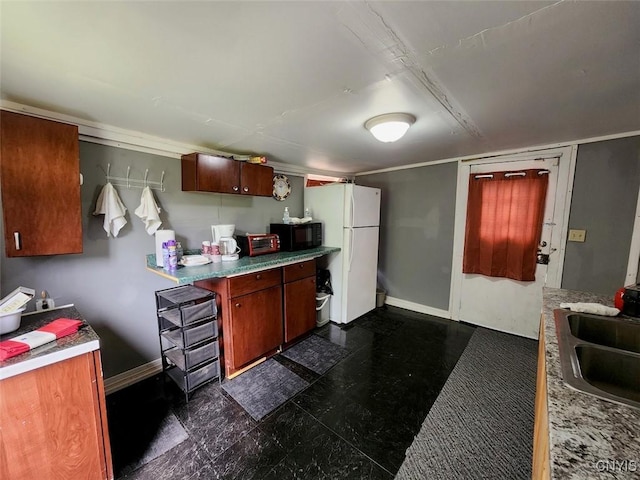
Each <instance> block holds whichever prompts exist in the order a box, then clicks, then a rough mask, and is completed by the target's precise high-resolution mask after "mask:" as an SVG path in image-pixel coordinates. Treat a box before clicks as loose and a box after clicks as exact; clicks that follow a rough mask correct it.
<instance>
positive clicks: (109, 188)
mask: <svg viewBox="0 0 640 480" xmlns="http://www.w3.org/2000/svg"><path fill="white" fill-rule="evenodd" d="M126 211H127V209H126V207H125V206H124V205H123V204H122V202H121V201H120V197H119V196H118V192H116V189H115V188H113V185H111V183H110V182H109V183H107V184H106V185H105V186H104V187H103V188H102V191H101V192H100V195H98V201H97V202H96V209H95V211H94V212H93V214H94V215H104V222H103V223H102V228H104V231H105V232H107V237H109V236H111V235H113V236H114V237H117V236H118V232H119V231H120V229H121V228H122V227H124V226H125V225H126V223H127V219H126V218H124V215H125V213H126Z"/></svg>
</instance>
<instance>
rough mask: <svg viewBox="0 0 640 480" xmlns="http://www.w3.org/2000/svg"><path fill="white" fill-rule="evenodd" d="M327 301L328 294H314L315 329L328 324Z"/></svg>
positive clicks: (329, 298)
mask: <svg viewBox="0 0 640 480" xmlns="http://www.w3.org/2000/svg"><path fill="white" fill-rule="evenodd" d="M329 300H331V295H330V294H328V293H316V327H322V326H323V325H326V324H327V323H329Z"/></svg>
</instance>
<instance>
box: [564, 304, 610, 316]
mask: <svg viewBox="0 0 640 480" xmlns="http://www.w3.org/2000/svg"><path fill="white" fill-rule="evenodd" d="M560 308H568V309H569V310H571V311H572V312H579V313H595V314H596V315H605V316H607V317H615V316H616V315H618V314H619V313H620V310H618V309H617V308H613V307H607V306H606V305H601V304H599V303H561V304H560Z"/></svg>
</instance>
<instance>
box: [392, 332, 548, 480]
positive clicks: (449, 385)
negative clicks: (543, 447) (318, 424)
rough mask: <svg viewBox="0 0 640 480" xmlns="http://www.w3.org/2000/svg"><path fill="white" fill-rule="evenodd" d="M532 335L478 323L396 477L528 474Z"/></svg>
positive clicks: (534, 355) (533, 359)
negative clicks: (502, 331)
mask: <svg viewBox="0 0 640 480" xmlns="http://www.w3.org/2000/svg"><path fill="white" fill-rule="evenodd" d="M536 361H537V342H536V341H534V340H529V339H525V338H520V337H516V336H514V335H508V334H505V333H500V332H495V331H492V330H487V329H484V328H477V329H476V331H475V332H474V333H473V336H472V337H471V340H470V341H469V344H468V345H467V348H466V349H465V351H464V352H463V353H462V356H461V357H460V359H459V360H458V363H457V364H456V366H455V368H454V369H453V372H452V373H451V375H450V376H449V378H448V380H447V382H446V383H445V385H444V387H443V389H442V391H441V392H440V395H439V396H438V398H437V399H436V401H435V403H434V404H433V406H432V408H431V410H430V411H429V414H428V415H427V418H426V419H425V421H424V423H423V424H422V427H421V429H420V432H419V433H418V435H417V436H416V437H415V439H414V440H413V443H412V444H411V446H410V447H409V448H408V449H407V456H406V458H405V460H404V462H403V463H402V465H401V467H400V470H399V471H398V474H397V476H396V479H402V480H405V479H406V480H408V479H411V480H418V479H419V480H423V479H429V480H431V479H447V480H449V479H458V478H460V479H506V478H508V479H530V478H531V460H532V449H533V420H534V397H535V385H536V365H537V363H536Z"/></svg>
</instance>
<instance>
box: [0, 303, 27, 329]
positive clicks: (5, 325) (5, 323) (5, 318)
mask: <svg viewBox="0 0 640 480" xmlns="http://www.w3.org/2000/svg"><path fill="white" fill-rule="evenodd" d="M25 308H26V307H25ZM24 310H25V309H24V308H21V309H20V310H17V311H15V312H11V313H0V335H4V334H5V333H9V332H13V331H15V330H17V329H19V328H20V320H21V319H22V312H24Z"/></svg>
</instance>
